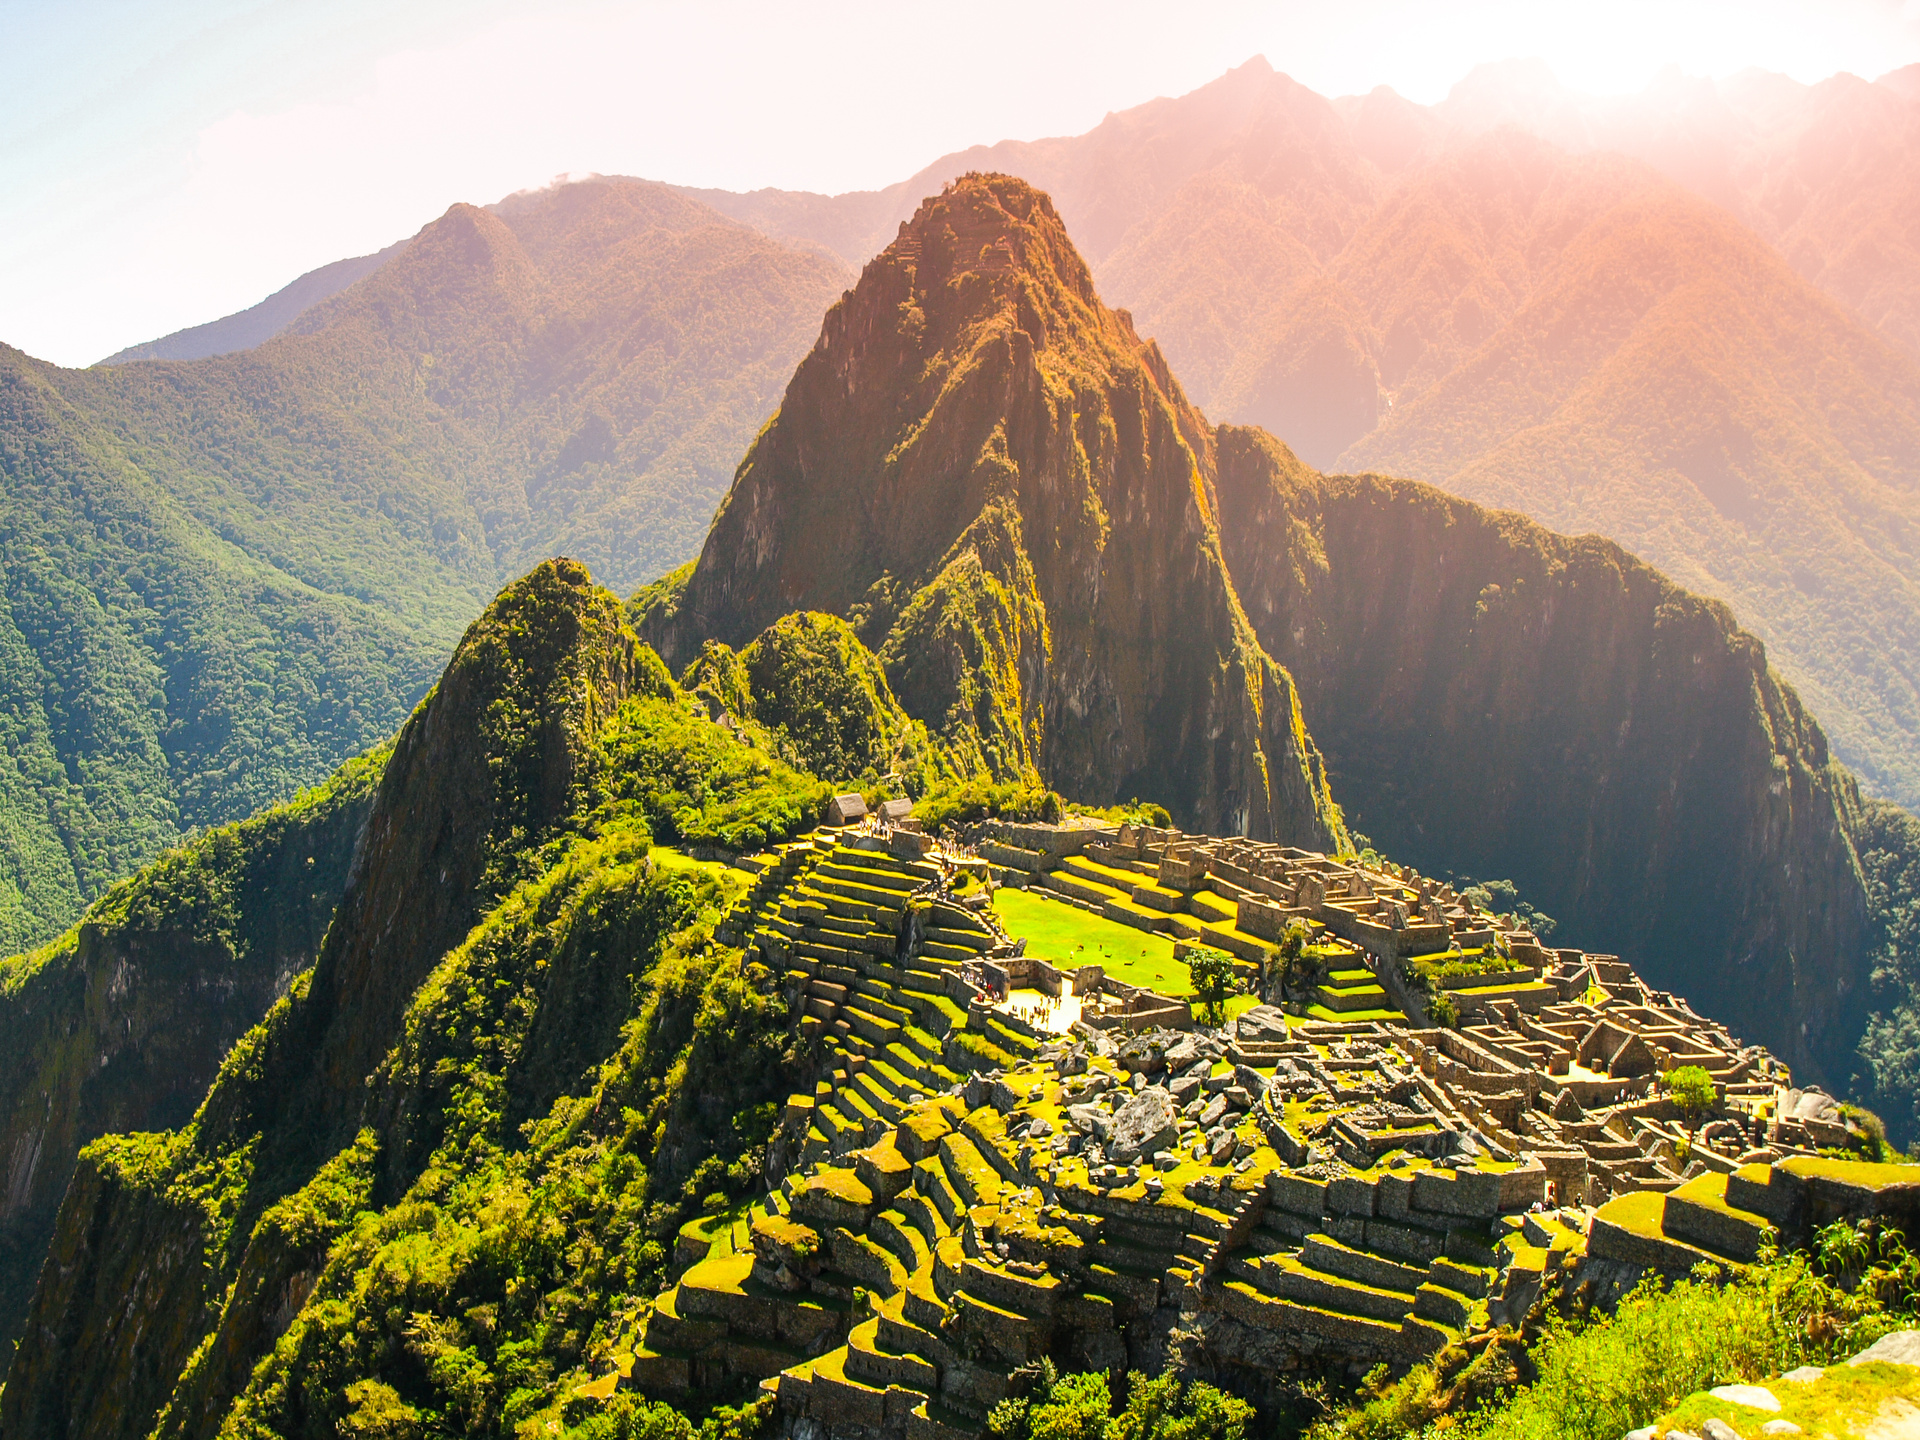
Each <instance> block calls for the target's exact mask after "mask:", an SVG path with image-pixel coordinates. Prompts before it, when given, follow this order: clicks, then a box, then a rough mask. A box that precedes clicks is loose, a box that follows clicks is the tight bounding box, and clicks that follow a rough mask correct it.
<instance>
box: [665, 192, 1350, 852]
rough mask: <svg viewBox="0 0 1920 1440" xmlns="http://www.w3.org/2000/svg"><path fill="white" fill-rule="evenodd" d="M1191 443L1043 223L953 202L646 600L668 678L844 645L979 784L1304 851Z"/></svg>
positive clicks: (887, 264) (1162, 392) (904, 237)
mask: <svg viewBox="0 0 1920 1440" xmlns="http://www.w3.org/2000/svg"><path fill="white" fill-rule="evenodd" d="M1211 468H1212V455H1211V448H1210V440H1209V435H1208V431H1207V426H1206V422H1205V420H1204V418H1203V417H1202V416H1201V415H1200V414H1199V412H1198V411H1196V410H1194V409H1193V407H1192V406H1190V405H1189V404H1188V403H1187V401H1186V399H1185V397H1184V396H1183V395H1182V393H1181V391H1180V388H1179V385H1178V384H1177V383H1176V382H1175V380H1174V379H1173V377H1172V375H1171V373H1170V372H1169V371H1168V369H1167V367H1166V364H1165V362H1164V361H1163V360H1162V359H1161V357H1160V354H1159V352H1158V351H1157V350H1156V349H1155V348H1154V347H1153V345H1152V344H1151V343H1149V342H1143V341H1142V340H1141V339H1140V338H1139V337H1138V336H1137V335H1135V334H1134V331H1133V327H1132V324H1131V322H1130V321H1129V320H1128V319H1127V318H1126V316H1125V315H1124V314H1121V313H1118V312H1115V311H1112V310H1109V309H1107V308H1106V307H1105V306H1103V305H1102V304H1101V303H1100V300H1099V297H1098V296H1097V295H1096V294H1095V293H1094V289H1093V282H1092V279H1091V277H1090V276H1089V274H1088V272H1087V268H1086V266H1085V264H1084V263H1083V262H1082V261H1081V259H1080V257H1079V255H1078V254H1077V253H1076V252H1075V251H1074V248H1073V245H1072V243H1071V242H1070V241H1069V240H1068V238H1067V235H1066V231H1065V229H1064V227H1063V226H1062V225H1061V223H1060V220H1059V217H1058V215H1057V214H1056V213H1055V212H1054V209H1053V206H1052V203H1051V202H1050V201H1049V200H1048V199H1047V198H1046V197H1045V196H1044V195H1041V194H1040V193H1038V192H1037V191H1035V190H1033V189H1032V188H1031V187H1029V186H1028V185H1026V184H1025V183H1023V182H1021V181H1018V180H1011V179H1008V178H1006V177H1002V176H980V175H974V176H968V177H966V178H964V179H962V180H961V181H959V182H958V183H956V184H955V185H953V186H952V187H950V188H949V189H947V190H946V191H945V192H943V193H942V194H940V195H938V196H936V197H934V198H933V199H930V200H928V201H927V202H926V204H925V205H923V206H922V207H921V209H920V211H919V213H918V214H916V215H915V216H914V218H913V220H912V221H911V222H910V223H908V224H906V225H904V226H903V227H902V228H901V231H900V235H899V238H898V239H897V240H896V241H895V242H894V243H893V244H892V245H891V246H889V247H888V248H887V250H886V251H885V252H884V253H883V254H882V255H881V256H879V257H878V258H877V259H876V260H874V261H873V262H872V263H871V264H870V265H868V266H867V268H866V270H865V272H864V273H863V274H862V276H861V279H860V283H859V285H858V287H857V288H856V289H855V290H853V291H852V292H851V293H850V294H849V295H848V296H846V297H845V298H844V299H843V300H842V301H841V302H840V303H839V304H838V305H836V306H835V307H834V308H833V309H832V310H831V311H830V312H828V315H827V319H826V323H825V325H824V326H823V327H822V330H821V335H820V340H819V342H818V343H817V344H816V345H815V347H814V349H813V352H812V353H811V354H810V355H808V357H807V358H806V359H805V360H804V361H803V362H802V363H801V365H800V368H799V369H798V370H797V371H796V372H795V374H794V377H793V380H792V383H791V384H790V385H789V386H788V387H787V394H786V398H785V400H784V402H783V403H782V406H781V409H780V413H779V414H778V415H777V416H776V417H775V419H774V420H773V422H772V423H771V424H770V425H769V426H768V427H767V429H766V430H765V431H764V432H763V433H762V434H761V436H760V438H759V439H758V440H757V441H756V442H755V443H754V446H753V448H752V450H750V451H749V452H748V454H747V457H746V459H745V461H744V462H743V463H742V465H741V467H740V470H739V473H738V474H737V475H736V477H735V479H734V484H733V488H732V489H731V490H730V491H729V492H728V495H727V498H726V500H725V502H724V503H723V504H722V506H721V508H720V513H719V515H718V516H717V517H716V519H715V521H714V525H713V529H712V531H711V533H710V534H709V535H708V537H707V542H706V545H705V548H704V549H703V550H702V552H701V556H700V560H699V562H698V564H697V565H696V566H695V567H694V569H693V570H692V572H691V573H690V574H689V575H687V576H686V577H685V579H684V581H682V582H677V584H676V586H675V587H669V588H668V589H666V590H664V591H663V592H662V593H659V594H656V595H654V596H652V597H649V599H648V600H647V602H646V603H645V605H644V606H643V607H642V610H643V613H642V617H641V619H642V624H643V625H644V627H645V633H646V634H647V636H648V638H649V639H652V640H653V641H654V642H655V644H656V646H657V647H658V648H659V649H660V650H661V653H662V654H663V655H664V656H666V658H667V659H668V660H669V662H670V663H684V661H685V660H687V659H689V658H691V656H692V654H693V653H694V651H695V650H696V649H698V647H699V645H700V644H701V642H702V641H705V640H709V639H717V640H720V641H723V642H725V643H726V644H728V645H731V646H739V645H742V644H744V643H745V642H746V641H748V640H749V639H751V638H752V637H753V636H755V635H756V634H758V633H759V632H760V631H761V630H763V629H764V628H765V627H766V626H768V625H770V624H771V623H773V622H774V621H775V620H777V619H779V618H780V617H781V616H782V615H784V614H787V613H789V612H792V611H796V610H819V611H825V612H829V613H832V614H839V615H844V616H846V617H847V618H849V619H850V620H852V621H853V622H854V624H855V626H856V628H857V629H858V631H859V633H860V635H861V638H862V639H863V640H864V641H865V642H866V643H867V644H868V645H869V646H871V647H872V648H873V649H874V650H876V651H877V652H878V653H879V655H880V657H881V660H882V662H883V664H884V665H885V667H886V673H887V678H888V680H889V681H890V682H891V685H892V688H893V691H894V694H895V695H896V696H898V698H899V700H900V703H901V704H902V705H903V706H904V707H905V709H906V711H907V713H908V714H909V715H911V716H914V717H915V718H917V719H919V720H922V721H924V722H925V723H926V724H927V726H928V727H929V728H930V729H931V730H933V731H934V732H935V734H936V735H937V736H938V737H939V738H940V739H941V740H942V742H943V743H944V744H946V745H947V746H949V747H950V748H952V749H953V750H955V751H957V752H963V753H967V754H970V755H972V756H974V757H976V763H977V764H979V765H980V766H981V767H982V768H984V769H985V770H987V771H988V772H989V773H991V774H993V775H996V776H1001V777H1010V776H1018V775H1021V774H1023V773H1033V772H1037V773H1038V774H1039V775H1040V776H1041V777H1042V778H1043V779H1045V780H1046V782H1047V783H1048V784H1050V785H1052V786H1053V787H1054V788H1056V789H1058V790H1061V791H1063V792H1066V793H1069V794H1072V795H1075V796H1078V797H1081V798H1084V799H1088V800H1093V801H1097V802H1101V803H1106V802H1111V801H1114V800H1117V799H1124V798H1126V797H1128V796H1130V795H1151V796H1153V797H1155V798H1157V799H1159V800H1162V801H1163V802H1164V803H1166V804H1167V805H1168V806H1169V807H1170V808H1171V809H1172V810H1173V811H1174V813H1175V815H1176V816H1178V817H1179V818H1181V819H1183V820H1185V821H1187V822H1188V823H1191V824H1196V825H1200V826H1204V827H1211V828H1215V829H1222V828H1224V829H1230V830H1245V831H1247V832H1249V833H1252V834H1257V835H1269V836H1281V837H1285V838H1298V839H1300V840H1301V841H1303V842H1307V841H1311V842H1313V843H1320V844H1324V843H1328V842H1330V841H1331V840H1332V838H1333V836H1334V835H1335V833H1336V831H1337V828H1338V824H1339V822H1338V818H1337V814H1336V812H1335V811H1334V810H1333V808H1332V805H1331V801H1330V799H1329V797H1328V795H1327V791H1326V786H1325V782H1324V777H1323V775H1322V774H1321V770H1320V762H1319V757H1318V755H1317V753H1316V752H1315V751H1314V749H1313V745H1312V742H1311V741H1310V740H1309V739H1308V738H1307V735H1306V732H1305V730H1304V728H1303V727H1302V726H1301V724H1300V720H1299V713H1298V705H1297V702H1296V698H1295V694H1294V687H1293V682H1292V680H1291V678H1290V677H1289V676H1288V675H1287V674H1286V673H1285V671H1284V670H1282V669H1280V668H1279V667H1278V666H1276V665H1274V664H1273V663H1272V661H1271V660H1270V659H1269V658H1268V657H1267V656H1266V655H1265V654H1264V653H1262V651H1261V650H1260V647H1259V645H1258V643H1257V642H1256V641H1255V639H1254V637H1253V634H1252V631H1251V630H1250V629H1249V628H1248V626H1247V623H1246V620H1245V617H1244V616H1243V615H1242V614H1241V612H1240V607H1239V603H1238V601H1237V600H1236V599H1235V598H1234V595H1233V587H1232V585H1231V583H1230V582H1229V580H1228V578H1227V574H1226V569H1225V567H1224V565H1223V564H1222V562H1221V558H1220V534H1219V528H1218V525H1217V522H1216V517H1215V515H1214V501H1213V495H1212V484H1211Z"/></svg>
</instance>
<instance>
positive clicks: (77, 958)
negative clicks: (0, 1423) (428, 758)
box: [0, 746, 387, 1378]
mask: <svg viewBox="0 0 1920 1440" xmlns="http://www.w3.org/2000/svg"><path fill="white" fill-rule="evenodd" d="M386 756H387V749H386V747H384V746H383V747H382V748H381V749H379V750H377V751H374V752H371V753H369V754H367V755H365V756H362V757H360V758H358V759H356V760H352V761H349V762H348V763H347V764H346V765H344V766H342V767H341V769H340V770H339V771H338V772H337V773H336V774H335V775H334V776H333V777H332V778H331V779H330V780H328V781H327V782H326V783H325V784H324V785H320V786H317V787H315V788H314V789H312V790H308V791H303V792H301V793H300V794H299V795H297V796H295V797H294V799H293V800H292V801H290V802H288V803H287V804H285V805H282V806H279V807H276V808H275V809H272V810H269V811H267V812H265V813H264V814H262V815H258V816H256V817H254V818H253V819H251V820H246V821H242V822H239V823H236V824H232V825H225V826H222V827H220V828H219V829H217V830H212V831H209V832H207V833H206V834H204V835H201V836H199V837H197V838H196V839H194V840H192V841H189V842H188V843H186V844H184V845H182V846H180V847H178V848H176V849H174V850H171V851H168V852H167V853H166V854H164V855H162V856H161V857H160V858H159V859H158V860H156V861H155V862H153V864H151V865H149V866H148V867H147V868H146V869H144V870H142V871H140V872H139V873H138V874H137V875H135V876H134V877H133V878H131V879H129V880H124V881H122V882H121V883H120V884H118V885H116V886H114V887H113V888H112V889H111V890H109V891H108V892H107V893H106V894H105V895H103V896H102V897H101V898H100V899H99V900H97V901H95V902H94V904H93V905H92V906H91V907H90V908H89V909H88V911H87V913H86V915H85V916H84V917H83V918H82V919H81V921H80V922H79V924H77V925H75V926H74V927H73V928H72V929H71V930H69V931H68V932H67V933H66V934H65V935H63V936H61V937H60V938H59V939H58V940H55V941H50V942H48V943H47V944H46V945H43V946H41V947H40V948H39V949H38V950H34V951H31V952H28V953H27V954H24V955H16V956H14V957H13V958H11V959H8V960H4V961H0V1036H4V1037H5V1043H4V1044H0V1169H3V1170H4V1172H5V1174H6V1175H7V1177H8V1185H7V1189H6V1191H5V1193H4V1195H0V1378H4V1374H5V1366H6V1363H7V1361H8V1360H9V1359H10V1356H11V1351H12V1345H13V1341H14V1339H15V1338H16V1337H17V1336H18V1334H19V1333H20V1327H21V1324H22V1321H23V1320H24V1317H25V1314H26V1309H27V1303H28V1300H29V1298H30V1297H31V1295H32V1291H33V1285H34V1281H35V1279H36V1278H37V1276H38V1274H39V1270H40V1262H41V1260H42V1258H43V1257H44V1256H45V1254H46V1250H47V1243H48V1240H49V1238H50V1237H51V1236H52V1234H53V1228H54V1217H55V1213H56V1211H57V1209H58V1207H59V1204H60V1197H61V1196H62V1195H63V1194H64V1193H65V1191H66V1188H67V1182H68V1179H69V1177H70V1176H71V1175H72V1173H73V1165H74V1156H75V1154H76V1153H77V1151H78V1150H79V1148H80V1147H81V1146H82V1145H84V1144H86V1143H87V1142H88V1141H90V1140H93V1139H95V1138H96V1137H98V1136H100V1135H102V1134H105V1133H106V1132H108V1131H114V1130H145V1129H157V1128H167V1127H172V1126H176V1125H180V1124H184V1123H185V1122H186V1121H187V1119H188V1118H189V1117H190V1116H191V1115H192V1114H193V1112H194V1110H195V1109H196V1108H197V1107H198V1106H199V1104H200V1101H201V1099H202V1097H203V1096H204V1095H205V1093H206V1089H207V1086H208V1084H209V1083H211V1081H212V1080H213V1077H214V1074H215V1073H216V1071H217V1069H218V1066H219V1062H220V1057H221V1056H222V1055H224V1054H225V1053H226V1051H227V1049H228V1047H229V1046H231V1045H232V1044H233V1042H234V1041H235V1040H236V1039H238V1038H239V1037H240V1036H241V1035H242V1034H244V1033H245V1032H246V1031H247V1029H248V1028H249V1027H250V1026H252V1025H253V1024H254V1023H255V1022H257V1021H258V1020H259V1019H260V1017H261V1016H263V1015H264V1014H265V1013H266V1011H267V1008H268V1006H269V1005H271V1004H272V1003H273V1001H274V1000H275V998H276V997H277V996H278V995H279V994H280V993H282V992H283V991H284V990H285V988H286V987H287V985H288V983H289V982H290V981H291V979H292V977H293V976H294V975H296V974H297V973H299V972H300V971H303V970H305V969H307V968H308V967H309V966H310V965H312V963H313V960H314V957H315V956H316V955H317V954H318V953H319V951H320V943H321V940H322V937H324V935H325V934H326V930H327V925H328V922H329V921H330V920H331V919H332V917H333V911H334V907H335V905H336V904H337V903H338V902H339V899H340V895H341V892H342V891H343V890H344V889H345V888H346V883H347V873H348V865H349V863H350V861H351V859H352V857H353V851H354V846H355V843H356V842H357V841H358V839H359V836H360V831H361V827H362V825H363V823H364V822H365V819H366V816H367V813H368V811H369V810H370V809H371V807H372V804H373V795H374V789H375V787H376V785H377V784H378V783H379V779H380V774H381V771H382V768H383V767H384V765H385V762H386Z"/></svg>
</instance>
